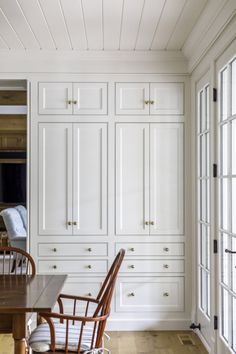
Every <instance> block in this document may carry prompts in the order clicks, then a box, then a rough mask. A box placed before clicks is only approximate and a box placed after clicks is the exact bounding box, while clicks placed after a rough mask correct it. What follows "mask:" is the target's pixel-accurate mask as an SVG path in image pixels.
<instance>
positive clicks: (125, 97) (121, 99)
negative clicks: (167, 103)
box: [116, 83, 149, 115]
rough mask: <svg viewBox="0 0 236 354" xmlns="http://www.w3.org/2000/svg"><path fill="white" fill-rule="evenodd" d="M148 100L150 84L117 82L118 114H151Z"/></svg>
mask: <svg viewBox="0 0 236 354" xmlns="http://www.w3.org/2000/svg"><path fill="white" fill-rule="evenodd" d="M148 100H149V84H145V83H117V84H116V114H127V115H128V114H149V105H148V102H147V101H148Z"/></svg>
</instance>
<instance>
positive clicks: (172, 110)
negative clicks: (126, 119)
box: [150, 82, 184, 115]
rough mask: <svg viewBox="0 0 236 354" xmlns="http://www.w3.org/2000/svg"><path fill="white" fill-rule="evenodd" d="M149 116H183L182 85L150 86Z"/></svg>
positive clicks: (156, 84)
mask: <svg viewBox="0 0 236 354" xmlns="http://www.w3.org/2000/svg"><path fill="white" fill-rule="evenodd" d="M150 99H151V101H154V103H153V104H151V105H150V114H157V115H165V114H170V115H171V114H174V115H180V114H184V85H183V83H174V82H170V83H167V82H158V83H151V84H150Z"/></svg>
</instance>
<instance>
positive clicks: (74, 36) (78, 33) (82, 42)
mask: <svg viewBox="0 0 236 354" xmlns="http://www.w3.org/2000/svg"><path fill="white" fill-rule="evenodd" d="M60 1H61V6H62V9H63V13H64V16H65V22H66V26H67V30H68V33H69V36H70V40H71V45H72V48H73V49H76V50H86V49H87V48H88V43H87V37H86V30H85V25H84V18H83V11H82V4H81V1H74V0H60Z"/></svg>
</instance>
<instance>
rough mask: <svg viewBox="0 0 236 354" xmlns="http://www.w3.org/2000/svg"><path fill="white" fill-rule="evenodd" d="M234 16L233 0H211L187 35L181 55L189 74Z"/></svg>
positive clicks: (235, 12) (234, 4) (235, 6)
mask: <svg viewBox="0 0 236 354" xmlns="http://www.w3.org/2000/svg"><path fill="white" fill-rule="evenodd" d="M235 15H236V1H235V0H225V1H222V0H214V1H213V0H211V1H210V2H209V4H208V6H207V7H206V8H205V11H204V12H203V14H202V16H201V17H200V18H199V20H198V22H197V24H196V25H195V27H194V29H193V31H192V32H191V34H190V35H189V37H188V39H187V41H186V43H185V45H184V47H183V53H184V55H185V57H186V58H187V59H188V71H189V72H190V73H191V72H192V71H193V70H194V69H195V68H196V66H197V65H198V64H199V62H200V61H201V60H202V58H203V57H204V56H205V55H206V53H207V52H208V51H209V50H210V48H211V47H212V46H213V44H214V43H215V41H216V40H217V39H218V38H219V36H220V35H221V33H222V32H223V31H224V29H225V28H226V27H227V25H228V24H229V23H230V21H231V20H232V19H233V18H234V17H235Z"/></svg>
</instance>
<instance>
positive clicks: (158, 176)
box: [150, 123, 184, 235]
mask: <svg viewBox="0 0 236 354" xmlns="http://www.w3.org/2000/svg"><path fill="white" fill-rule="evenodd" d="M183 139H184V138H183V124H182V123H179V124H175V123H169V124H161V123H160V124H159V123H157V124H151V126H150V221H152V222H153V223H154V225H151V226H150V233H151V234H152V235H165V234H169V235H180V234H183V232H184V230H183V223H184V221H183V217H184V204H183V193H184V192H183V191H184V189H183V188H184V187H183V186H184V182H183V178H184V175H183V166H184V165H183V164H184V160H183V157H184V156H183Z"/></svg>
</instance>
